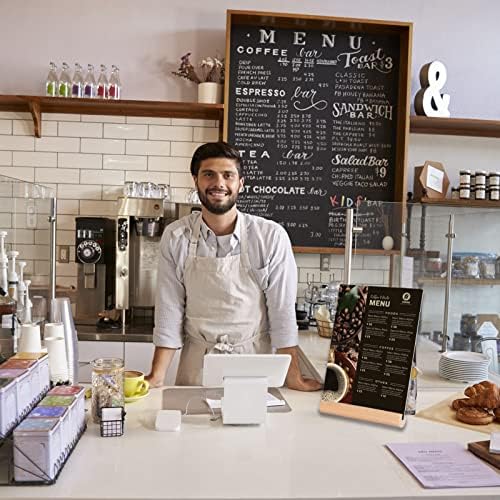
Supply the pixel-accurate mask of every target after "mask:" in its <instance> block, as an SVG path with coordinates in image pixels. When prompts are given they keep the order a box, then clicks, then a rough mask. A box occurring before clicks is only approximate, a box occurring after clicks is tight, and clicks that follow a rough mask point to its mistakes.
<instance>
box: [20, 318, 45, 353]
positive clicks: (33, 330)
mask: <svg viewBox="0 0 500 500" xmlns="http://www.w3.org/2000/svg"><path fill="white" fill-rule="evenodd" d="M41 350H42V342H41V340H40V326H39V325H33V324H31V323H26V324H24V325H21V337H20V339H19V348H18V351H19V352H40V351H41Z"/></svg>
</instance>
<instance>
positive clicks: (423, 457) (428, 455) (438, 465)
mask: <svg viewBox="0 0 500 500" xmlns="http://www.w3.org/2000/svg"><path fill="white" fill-rule="evenodd" d="M386 446H387V448H389V450H390V451H391V452H392V453H393V454H394V455H395V456H396V457H397V458H398V459H399V460H400V461H401V462H402V464H403V465H404V466H405V467H406V468H407V469H408V470H409V471H410V472H411V473H412V474H413V475H414V476H415V478H416V479H417V480H418V481H419V482H420V483H421V484H422V486H423V487H424V488H473V487H481V486H500V474H498V473H497V472H495V471H494V470H493V469H492V468H491V467H489V466H488V465H486V464H484V463H483V462H481V460H479V459H478V458H476V457H475V456H474V455H472V453H470V452H469V451H467V450H466V449H465V448H464V446H463V445H462V444H460V443H391V444H388V445H386Z"/></svg>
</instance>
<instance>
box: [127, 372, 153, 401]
mask: <svg viewBox="0 0 500 500" xmlns="http://www.w3.org/2000/svg"><path fill="white" fill-rule="evenodd" d="M148 391H149V382H148V381H147V380H144V373H142V372H139V371H132V370H129V371H126V372H125V373H124V384H123V392H124V393H125V397H126V398H133V397H136V396H144V395H145V394H147V393H148Z"/></svg>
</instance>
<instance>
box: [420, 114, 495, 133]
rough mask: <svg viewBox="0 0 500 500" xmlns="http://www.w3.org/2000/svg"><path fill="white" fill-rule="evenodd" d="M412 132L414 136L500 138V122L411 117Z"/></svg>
mask: <svg viewBox="0 0 500 500" xmlns="http://www.w3.org/2000/svg"><path fill="white" fill-rule="evenodd" d="M410 132H411V133H412V134H432V135H461V136H470V137H500V121H498V120H477V119H471V118H430V117H428V116H410Z"/></svg>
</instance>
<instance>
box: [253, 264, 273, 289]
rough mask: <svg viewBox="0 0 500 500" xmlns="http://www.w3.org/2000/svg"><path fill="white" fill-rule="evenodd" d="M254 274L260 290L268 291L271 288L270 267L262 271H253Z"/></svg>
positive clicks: (265, 267)
mask: <svg viewBox="0 0 500 500" xmlns="http://www.w3.org/2000/svg"><path fill="white" fill-rule="evenodd" d="M252 274H253V276H254V278H255V281H257V284H258V285H259V287H260V289H261V290H262V291H265V290H267V287H268V286H269V266H264V267H263V268H262V269H252Z"/></svg>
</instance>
